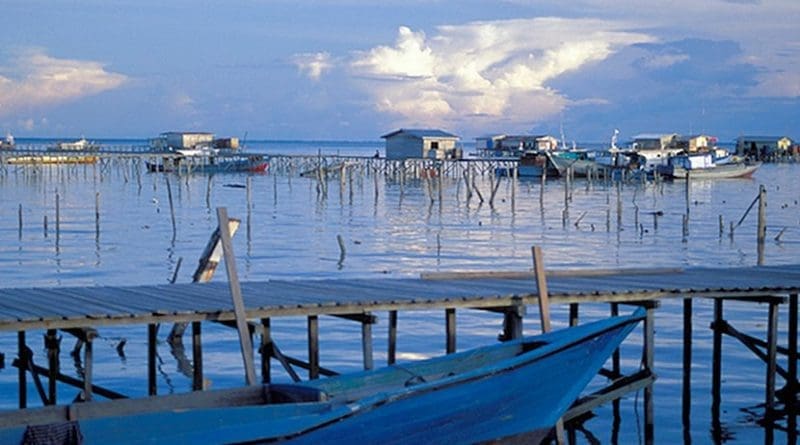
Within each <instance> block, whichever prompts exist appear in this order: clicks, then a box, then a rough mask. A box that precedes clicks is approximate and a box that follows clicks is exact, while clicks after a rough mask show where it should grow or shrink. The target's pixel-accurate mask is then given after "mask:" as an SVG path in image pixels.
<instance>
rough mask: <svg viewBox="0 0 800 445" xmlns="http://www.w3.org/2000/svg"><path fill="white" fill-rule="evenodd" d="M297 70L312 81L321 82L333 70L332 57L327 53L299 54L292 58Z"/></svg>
mask: <svg viewBox="0 0 800 445" xmlns="http://www.w3.org/2000/svg"><path fill="white" fill-rule="evenodd" d="M292 62H293V63H294V64H295V66H297V69H298V70H299V71H300V72H301V73H303V74H305V75H306V76H308V77H309V78H310V79H312V80H319V79H320V78H321V77H322V75H323V74H325V72H327V71H329V70H330V69H331V68H333V62H332V61H331V55H330V54H328V53H326V52H320V53H306V54H297V55H295V56H294V57H293V58H292Z"/></svg>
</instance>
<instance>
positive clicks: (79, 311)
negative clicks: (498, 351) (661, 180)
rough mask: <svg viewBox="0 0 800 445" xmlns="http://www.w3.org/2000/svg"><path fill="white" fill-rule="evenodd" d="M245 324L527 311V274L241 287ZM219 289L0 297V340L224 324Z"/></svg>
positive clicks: (712, 280)
mask: <svg viewBox="0 0 800 445" xmlns="http://www.w3.org/2000/svg"><path fill="white" fill-rule="evenodd" d="M547 280H548V288H549V292H550V299H551V302H552V303H553V304H564V303H589V302H608V303H625V302H636V301H648V300H659V299H664V298H687V297H700V298H714V297H726V298H737V297H768V296H774V295H777V294H782V295H789V294H794V293H797V292H798V291H800V264H796V265H786V266H759V267H736V268H724V269H715V268H699V267H697V268H685V269H682V268H674V269H636V270H634V269H630V270H625V269H622V270H616V271H613V270H612V271H592V270H587V271H585V272H583V273H581V272H575V271H570V272H569V273H559V271H549V272H548V279H547ZM241 285H242V295H243V298H244V303H245V306H246V308H245V309H246V313H247V317H248V318H249V319H260V318H268V317H281V316H308V315H342V314H353V313H364V312H372V311H387V310H418V309H419V310H422V309H438V308H442V309H443V308H455V309H458V308H477V309H480V308H495V307H505V306H514V305H519V304H520V300H521V302H522V304H525V305H535V304H536V303H537V296H536V288H535V285H534V282H533V273H532V272H530V273H528V272H520V273H514V272H512V273H507V274H503V273H497V274H494V275H492V274H480V273H479V274H476V275H474V276H473V275H470V274H469V273H464V274H459V273H453V274H447V273H443V274H431V275H423V276H422V277H420V278H377V279H324V280H313V279H312V280H268V281H249V282H242V283H241ZM234 318H235V317H234V312H233V306H232V303H231V297H230V290H229V288H228V285H227V283H225V282H217V283H206V284H196V283H192V284H165V285H141V286H90V287H53V288H0V331H25V330H34V329H66V328H77V327H86V326H92V327H100V326H112V325H129V324H148V323H161V322H177V321H182V322H193V321H207V320H214V321H224V320H233V319H234Z"/></svg>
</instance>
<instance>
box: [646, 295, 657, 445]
mask: <svg viewBox="0 0 800 445" xmlns="http://www.w3.org/2000/svg"><path fill="white" fill-rule="evenodd" d="M655 308H656V304H654V303H653V302H650V303H649V304H648V305H647V313H646V315H645V319H644V344H645V354H644V366H645V368H646V369H648V370H651V371H652V370H653V369H654V368H655V346H656V340H655V337H656V330H655ZM654 422H655V407H654V399H653V385H652V384H650V385H647V386H646V387H645V388H644V442H645V443H646V444H652V443H654V441H655V424H654Z"/></svg>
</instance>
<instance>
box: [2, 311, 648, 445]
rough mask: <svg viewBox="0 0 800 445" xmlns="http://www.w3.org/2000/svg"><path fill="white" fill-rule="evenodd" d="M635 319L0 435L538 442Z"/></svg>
mask: <svg viewBox="0 0 800 445" xmlns="http://www.w3.org/2000/svg"><path fill="white" fill-rule="evenodd" d="M643 318H644V311H643V310H642V309H639V310H637V311H636V312H634V313H633V314H631V315H627V316H620V317H611V318H607V319H603V320H599V321H595V322H592V323H587V324H584V325H580V326H575V327H570V328H567V329H563V330H559V331H553V332H550V333H546V334H542V335H539V336H532V337H526V338H522V339H517V340H511V341H507V342H504V343H499V344H495V345H490V346H485V347H480V348H476V349H472V350H468V351H463V352H460V353H454V354H449V355H445V356H441V357H436V358H432V359H427V360H420V361H416V362H410V363H405V364H397V365H392V366H388V367H385V368H382V369H379V370H375V371H363V372H357V373H352V374H347V375H339V376H334V377H330V378H326V379H320V380H312V381H307V382H303V383H297V384H266V385H254V386H248V387H244V388H235V389H224V390H214V391H200V392H194V393H189V394H175V395H167V396H154V397H150V398H145V399H125V400H114V401H104V402H88V403H76V404H72V405H69V406H50V407H44V408H37V409H25V410H17V411H12V412H7V413H0V443H21V442H22V440H23V438H26V437H41V436H42V435H47V434H51V433H52V434H56V433H62V434H64V435H70V434H71V435H73V436H75V437H80V438H81V439H82V443H85V444H94V443H118V444H124V443H142V442H147V443H209V444H211V443H262V442H277V441H281V442H285V443H292V444H295V443H299V444H315V443H327V444H345V443H346V444H351V443H381V444H384V443H387V444H418V443H448V444H461V443H483V442H488V441H498V440H508V439H513V440H518V441H524V442H525V443H539V442H540V441H541V440H542V439H544V438H546V437H548V435H550V434H551V432H552V430H553V429H554V425H555V424H556V423H557V421H558V419H559V418H560V417H561V416H562V415H563V414H564V413H565V412H566V411H567V409H568V408H569V407H570V405H572V403H573V402H574V401H575V400H576V399H577V397H578V396H579V395H580V393H581V392H582V391H583V390H584V388H585V387H586V385H587V384H588V383H589V382H590V380H591V379H592V378H593V377H594V376H595V375H596V374H597V372H598V371H599V370H600V368H601V367H602V365H603V363H604V362H605V361H606V360H607V359H608V357H609V356H610V355H611V354H612V352H613V351H614V350H615V349H616V348H617V347H618V346H619V345H620V343H621V342H622V341H623V340H624V339H625V338H626V337H627V335H628V334H629V333H630V332H631V331H632V330H633V328H634V327H635V326H636V325H637V324H638V322H639V321H640V320H642V319H643Z"/></svg>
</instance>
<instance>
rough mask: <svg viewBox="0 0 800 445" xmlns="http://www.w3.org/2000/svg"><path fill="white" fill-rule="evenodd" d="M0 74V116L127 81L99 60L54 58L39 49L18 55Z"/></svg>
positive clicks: (88, 94) (80, 95)
mask: <svg viewBox="0 0 800 445" xmlns="http://www.w3.org/2000/svg"><path fill="white" fill-rule="evenodd" d="M0 73H7V74H5V75H3V74H0V116H2V115H9V114H13V113H17V112H20V111H21V110H27V109H32V108H39V107H47V106H50V105H55V104H59V103H63V102H68V101H71V100H76V99H80V98H82V97H86V96H91V95H94V94H98V93H101V92H103V91H107V90H111V89H114V88H117V87H119V86H120V85H122V84H123V83H125V81H127V80H128V78H127V77H126V76H124V75H122V74H118V73H113V72H109V71H106V69H105V67H104V66H103V65H102V64H101V63H99V62H93V61H83V60H72V59H58V58H54V57H51V56H48V55H47V54H45V53H44V52H43V51H40V50H33V51H28V52H25V53H22V54H19V55H18V56H17V57H16V58H14V59H13V60H12V65H11V66H7V67H0Z"/></svg>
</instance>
